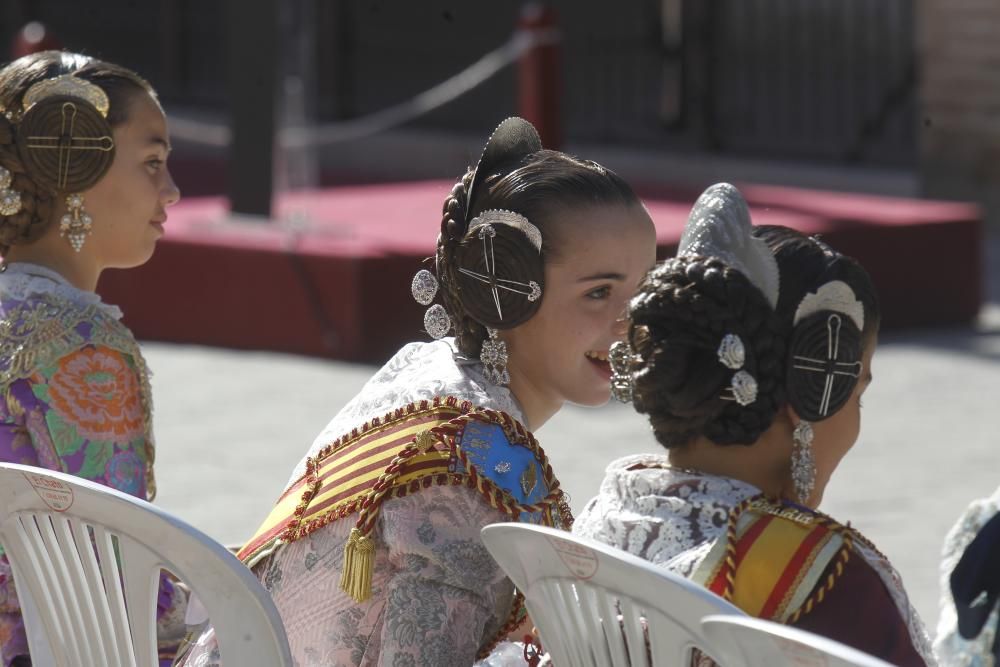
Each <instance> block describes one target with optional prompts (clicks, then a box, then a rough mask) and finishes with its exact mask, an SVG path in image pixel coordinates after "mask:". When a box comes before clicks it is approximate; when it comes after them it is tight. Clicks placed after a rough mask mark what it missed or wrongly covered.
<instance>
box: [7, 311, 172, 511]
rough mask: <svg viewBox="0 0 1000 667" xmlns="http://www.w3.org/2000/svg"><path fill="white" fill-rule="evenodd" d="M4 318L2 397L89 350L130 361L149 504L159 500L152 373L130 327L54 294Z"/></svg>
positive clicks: (103, 312) (8, 313) (102, 312)
mask: <svg viewBox="0 0 1000 667" xmlns="http://www.w3.org/2000/svg"><path fill="white" fill-rule="evenodd" d="M17 303H18V305H16V306H14V307H13V308H10V309H8V310H6V311H5V312H4V315H3V318H2V319H0V391H4V392H6V391H7V390H8V389H9V388H10V386H11V385H12V384H13V383H15V382H17V381H19V380H26V379H29V378H30V377H31V376H32V375H33V374H34V373H35V372H36V370H37V369H38V368H40V367H43V366H50V365H52V364H54V363H56V362H57V361H58V360H59V359H60V358H62V357H64V356H66V355H68V354H73V353H74V352H78V351H79V350H81V349H83V348H84V347H86V346H88V345H94V346H100V347H108V348H110V349H112V350H115V351H117V352H120V353H122V354H124V355H127V356H128V357H129V358H131V360H132V363H133V364H134V365H135V370H136V373H137V374H138V376H139V393H140V395H139V399H140V402H141V405H142V410H143V415H144V419H143V421H144V422H145V428H144V435H145V448H146V452H145V453H146V499H147V500H152V499H153V498H154V497H155V496H156V478H155V477H154V475H153V462H154V460H155V458H156V448H155V446H154V444H153V399H152V395H153V393H152V390H151V388H150V383H149V369H148V367H147V366H146V360H145V359H144V358H143V356H142V351H141V350H140V349H139V344H138V343H137V342H136V340H135V336H133V335H132V332H131V331H129V329H128V327H126V326H125V325H124V324H122V323H121V322H120V321H119V320H117V319H116V318H114V317H112V316H111V315H108V313H107V312H106V311H105V310H104V307H102V306H101V305H99V304H88V305H81V304H79V303H76V302H74V301H71V300H69V299H64V298H61V297H59V296H58V295H55V294H51V293H38V294H34V295H32V296H31V297H30V299H29V300H25V301H19V302H17ZM84 323H86V324H89V325H90V326H91V332H90V336H89V337H87V338H85V337H84V336H81V335H80V334H79V333H77V331H76V328H77V327H78V326H79V325H81V324H84Z"/></svg>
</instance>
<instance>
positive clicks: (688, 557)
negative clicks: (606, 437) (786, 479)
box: [573, 454, 760, 576]
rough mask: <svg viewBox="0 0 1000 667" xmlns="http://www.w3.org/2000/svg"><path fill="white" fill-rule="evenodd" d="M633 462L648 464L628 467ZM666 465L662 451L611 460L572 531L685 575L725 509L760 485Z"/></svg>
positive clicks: (719, 532) (723, 520) (722, 521)
mask: <svg viewBox="0 0 1000 667" xmlns="http://www.w3.org/2000/svg"><path fill="white" fill-rule="evenodd" d="M638 464H641V465H644V466H649V467H646V468H640V469H638V470H630V469H629V468H631V467H633V466H636V465H638ZM669 465H670V464H669V462H668V460H667V457H666V456H663V455H654V454H637V455H634V456H627V457H625V458H621V459H618V460H617V461H614V462H612V463H611V464H610V465H609V466H608V468H607V471H606V476H605V478H604V481H603V482H601V491H600V494H599V495H598V496H597V497H596V498H594V499H593V500H591V501H590V502H589V503H588V504H587V507H586V508H584V510H583V512H582V513H581V514H580V515H579V516H578V517H577V518H576V521H575V522H574V524H573V532H574V533H578V534H581V535H585V536H587V537H592V538H595V539H598V540H600V541H602V542H605V543H607V544H610V545H612V546H615V547H618V548H619V549H623V550H625V551H628V552H630V553H633V554H636V555H638V556H641V557H642V558H645V559H646V560H649V561H651V562H653V563H656V564H658V565H662V566H664V567H666V568H667V569H669V570H671V571H673V572H677V573H678V574H682V575H684V576H690V575H691V574H692V573H693V572H694V571H695V569H696V568H697V567H698V565H699V564H700V563H701V561H702V560H704V558H705V557H706V556H707V555H708V552H709V550H710V549H711V547H712V544H714V543H715V541H716V540H718V539H719V538H720V537H722V536H723V535H724V533H725V531H726V526H727V521H728V519H729V510H730V508H732V507H733V506H735V505H738V504H739V503H741V502H743V501H744V500H746V499H747V498H750V497H752V496H755V495H757V494H759V493H760V490H759V489H757V487H755V486H753V485H751V484H747V483H745V482H741V481H739V480H735V479H731V478H728V477H718V476H715V475H707V474H703V473H700V472H695V471H687V470H681V469H677V468H669V467H665V466H669ZM654 466H658V467H654Z"/></svg>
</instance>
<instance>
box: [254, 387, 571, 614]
mask: <svg viewBox="0 0 1000 667" xmlns="http://www.w3.org/2000/svg"><path fill="white" fill-rule="evenodd" d="M470 421H477V422H480V423H486V424H494V425H498V426H500V427H501V428H502V429H503V432H504V435H505V436H506V438H507V441H508V442H509V443H510V444H512V445H520V446H523V447H526V448H528V449H529V450H530V451H531V452H532V453H533V454H534V456H535V457H536V459H537V460H538V461H539V462H540V464H541V476H542V480H541V481H542V482H543V483H544V485H545V488H546V489H547V493H546V495H545V496H544V497H543V498H541V500H539V501H538V502H535V503H533V504H530V505H525V504H521V503H520V502H518V501H517V500H516V499H515V498H514V497H513V496H512V495H511V494H510V493H509V492H507V491H505V490H504V489H501V488H499V487H498V486H497V485H496V484H495V483H494V482H493V481H492V480H491V479H489V477H487V476H486V475H484V474H482V473H481V471H480V470H479V469H478V468H477V467H476V466H475V465H472V464H471V463H470V461H469V459H468V457H467V455H466V452H464V451H463V450H462V447H461V446H460V442H461V435H462V433H463V429H464V428H465V425H466V424H468V423H469V422H470ZM442 485H466V486H468V487H470V488H475V489H477V490H478V491H479V492H480V493H481V494H482V495H483V496H484V498H485V499H486V500H487V502H489V503H490V505H491V506H493V507H495V508H497V509H499V510H500V511H502V512H504V513H505V514H507V515H508V516H510V517H511V518H513V519H516V518H517V517H519V516H520V515H521V514H533V515H535V516H537V517H538V518H539V521H540V522H541V523H543V524H545V525H562V524H566V525H568V521H569V520H570V519H569V518H568V510H567V509H566V508H565V503H564V501H563V493H562V490H561V489H560V487H559V482H558V480H557V479H556V478H555V474H554V473H553V471H552V467H551V465H550V464H549V463H548V459H547V458H546V457H545V453H544V452H543V451H542V449H541V447H540V446H539V445H538V441H537V440H535V438H534V436H533V435H532V434H531V432H530V431H528V430H527V429H526V428H525V427H524V426H523V425H522V424H521V423H519V422H518V421H517V420H516V419H514V418H513V417H511V416H510V415H507V414H506V413H503V412H498V411H495V410H484V409H477V408H476V407H475V406H473V405H472V404H471V403H469V402H468V401H459V400H458V399H456V398H453V397H447V398H435V399H434V400H432V401H421V402H420V403H415V404H410V405H408V406H406V407H403V408H399V409H397V410H395V411H394V412H392V413H390V414H388V415H386V416H385V417H383V418H381V419H377V418H376V419H373V420H372V421H371V422H369V423H367V424H365V425H364V426H362V427H361V428H358V429H354V430H352V431H351V432H350V433H348V434H345V435H344V436H342V437H340V438H338V439H337V440H335V441H334V442H333V443H331V444H330V445H329V446H327V447H324V448H323V449H322V450H320V451H319V452H318V453H317V455H316V456H315V457H313V458H310V459H309V460H308V461H307V462H306V471H305V473H304V475H303V476H302V478H300V479H299V480H298V481H296V482H295V483H294V484H292V486H290V487H289V488H288V490H286V491H285V492H284V493H283V494H282V495H281V497H280V498H279V499H278V501H277V503H276V504H275V507H274V509H273V510H272V511H271V513H270V514H269V515H268V517H267V518H266V519H265V520H264V523H263V524H261V526H260V528H258V529H257V531H256V533H255V534H254V536H253V537H252V538H251V539H250V540H249V541H248V542H247V543H246V544H245V545H244V546H243V548H242V549H241V550H240V552H239V554H238V556H239V558H240V559H241V560H243V562H244V563H246V564H247V565H248V566H253V565H254V564H255V563H256V562H258V561H259V560H260V559H261V558H263V557H264V556H266V555H267V554H269V553H271V552H272V551H273V550H274V549H275V548H276V547H277V546H278V545H280V544H282V543H288V542H294V541H295V540H298V539H301V538H302V537H304V536H306V535H309V534H310V533H312V532H313V531H315V530H317V529H319V528H321V527H323V526H325V525H327V524H329V523H331V522H333V521H336V520H338V519H342V518H344V517H347V516H349V515H353V514H355V513H356V514H357V520H356V523H355V526H354V529H353V530H352V531H351V537H350V540H349V542H348V545H347V546H346V548H345V556H344V570H343V573H342V574H343V580H342V586H343V587H344V589H345V590H346V591H347V592H348V593H350V594H351V595H352V596H353V597H354V598H355V599H357V600H359V601H362V600H364V599H367V596H368V595H369V594H370V588H371V584H370V577H371V570H372V568H373V560H374V556H373V551H374V546H373V545H372V543H371V540H370V535H371V533H372V532H373V530H374V527H375V524H376V522H377V520H378V512H379V509H380V507H381V503H382V502H383V501H384V500H385V499H386V498H398V497H402V496H404V495H406V494H408V493H413V492H416V491H419V490H420V489H425V488H428V487H431V486H442Z"/></svg>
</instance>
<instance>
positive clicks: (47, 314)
mask: <svg viewBox="0 0 1000 667" xmlns="http://www.w3.org/2000/svg"><path fill="white" fill-rule="evenodd" d="M120 317H121V313H120V311H119V310H118V309H117V308H116V307H114V306H109V305H106V304H104V303H102V302H101V301H100V299H99V297H98V296H97V295H96V294H94V293H93V292H84V291H81V290H78V289H76V288H74V287H73V286H71V285H70V284H69V283H67V282H66V281H65V279H63V278H62V277H61V276H60V275H59V274H57V273H55V272H53V271H50V270H48V269H46V268H44V267H41V266H35V265H31V264H25V263H15V264H11V265H9V266H8V267H7V270H6V271H5V272H3V273H0V397H2V400H0V460H3V461H8V462H12V463H21V464H25V465H33V466H39V467H42V468H48V469H50V470H58V471H61V472H64V473H68V474H71V475H76V476H78V477H83V478H85V479H89V480H91V481H94V482H98V483H100V484H104V485H107V486H110V487H113V488H115V489H118V490H120V491H123V492H125V493H129V494H131V495H133V496H137V497H139V498H143V499H149V498H152V496H153V494H154V493H155V485H154V481H153V439H152V430H151V418H150V409H151V404H150V392H149V380H148V372H147V370H146V367H145V363H144V361H143V358H142V355H141V353H140V352H139V348H138V345H137V344H136V342H135V339H134V337H133V336H132V333H131V332H130V331H129V330H128V329H127V328H126V327H125V325H123V324H122V323H121V322H120V321H119V318H120ZM175 597H176V598H179V597H180V594H179V593H178V592H175V590H174V588H173V586H172V585H171V584H170V583H169V582H167V581H164V585H163V586H162V587H161V591H160V599H159V607H158V611H159V613H160V617H161V619H165V618H172V617H173V616H176V615H178V612H177V611H176V610H175V609H174V608H175V606H176V604H175ZM178 604H179V603H178ZM27 653H28V645H27V639H26V637H25V633H24V626H23V624H22V621H21V614H20V606H19V604H18V600H17V593H16V591H15V588H14V582H13V580H12V578H11V570H10V564H9V563H8V561H7V558H6V556H0V666H2V667H9V665H10V664H11V662H12V661H13V660H14V658H15V657H17V656H19V655H27Z"/></svg>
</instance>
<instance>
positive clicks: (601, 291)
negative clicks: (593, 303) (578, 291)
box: [587, 285, 611, 299]
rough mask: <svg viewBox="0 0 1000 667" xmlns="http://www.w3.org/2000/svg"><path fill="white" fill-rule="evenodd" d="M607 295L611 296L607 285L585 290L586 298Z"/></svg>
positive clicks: (606, 296)
mask: <svg viewBox="0 0 1000 667" xmlns="http://www.w3.org/2000/svg"><path fill="white" fill-rule="evenodd" d="M609 296H611V288H610V287H608V286H607V285H605V286H604V287H598V288H597V289H592V290H590V291H589V292H587V298H588V299H607V298H608V297H609Z"/></svg>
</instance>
